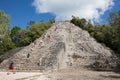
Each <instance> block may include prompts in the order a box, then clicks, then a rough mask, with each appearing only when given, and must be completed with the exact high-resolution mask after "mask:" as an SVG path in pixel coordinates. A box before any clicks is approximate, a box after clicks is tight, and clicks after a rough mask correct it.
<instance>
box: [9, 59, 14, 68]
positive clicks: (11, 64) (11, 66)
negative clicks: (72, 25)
mask: <svg viewBox="0 0 120 80" xmlns="http://www.w3.org/2000/svg"><path fill="white" fill-rule="evenodd" d="M13 64H14V63H13V61H11V63H10V65H9V70H14V67H13Z"/></svg>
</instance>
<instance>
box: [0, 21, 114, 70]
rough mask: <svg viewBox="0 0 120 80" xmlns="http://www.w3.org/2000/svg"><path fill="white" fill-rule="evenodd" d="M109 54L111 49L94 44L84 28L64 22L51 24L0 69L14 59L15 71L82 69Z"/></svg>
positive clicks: (4, 61) (1, 65)
mask: <svg viewBox="0 0 120 80" xmlns="http://www.w3.org/2000/svg"><path fill="white" fill-rule="evenodd" d="M28 54H29V55H28ZM110 56H112V53H111V50H110V49H109V48H107V47H105V46H103V45H102V44H100V43H98V42H97V41H96V40H95V39H94V38H92V37H91V36H90V35H89V33H88V32H87V31H84V30H82V29H81V28H79V27H77V26H75V25H74V24H72V23H70V22H69V21H64V22H56V23H54V25H53V26H52V27H51V28H50V29H49V30H48V31H46V33H44V34H43V35H42V36H41V37H40V38H38V39H37V40H35V41H34V42H33V43H31V44H30V45H28V46H26V47H24V48H23V49H21V50H19V51H18V52H15V54H14V55H12V56H11V57H9V58H7V59H4V60H3V61H2V62H1V63H0V68H1V69H7V68H8V66H9V64H10V61H13V62H14V68H15V69H16V70H52V69H53V70H54V69H65V68H85V67H86V66H90V65H92V64H94V63H95V62H96V60H99V62H101V63H103V61H104V59H107V58H108V57H110ZM2 57H6V55H3V56H2ZM101 57H102V59H101ZM101 60H102V61H101Z"/></svg>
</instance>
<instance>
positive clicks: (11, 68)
mask: <svg viewBox="0 0 120 80" xmlns="http://www.w3.org/2000/svg"><path fill="white" fill-rule="evenodd" d="M13 65H14V62H13V61H11V62H10V65H9V71H10V72H13V73H15V72H14V66H13ZM7 74H8V75H9V74H10V73H9V72H8V73H7Z"/></svg>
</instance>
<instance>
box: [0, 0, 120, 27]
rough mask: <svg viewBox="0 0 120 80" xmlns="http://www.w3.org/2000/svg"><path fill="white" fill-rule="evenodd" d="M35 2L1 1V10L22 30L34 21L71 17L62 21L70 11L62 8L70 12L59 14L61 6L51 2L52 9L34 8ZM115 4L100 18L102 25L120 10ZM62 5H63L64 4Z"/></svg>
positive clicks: (117, 3)
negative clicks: (111, 14)
mask: <svg viewBox="0 0 120 80" xmlns="http://www.w3.org/2000/svg"><path fill="white" fill-rule="evenodd" d="M36 1H37V2H39V3H40V2H41V4H42V5H44V4H45V3H44V2H42V0H36ZM49 1H50V0H49ZM52 1H53V0H52ZM61 1H62V0H61ZM71 1H72V0H71ZM78 1H81V0H78ZM33 2H34V0H0V10H3V11H4V12H5V13H7V14H9V15H10V21H11V24H12V26H20V27H21V28H25V27H26V26H27V25H28V22H29V21H30V20H33V21H36V22H39V21H40V20H45V21H48V20H49V19H51V18H56V19H58V20H65V19H68V17H69V16H64V17H63V18H61V19H60V17H61V16H63V15H64V14H66V13H67V14H66V15H70V14H69V13H70V12H69V10H68V9H67V8H64V7H61V8H64V9H63V10H64V11H68V12H63V11H62V10H61V12H60V11H58V12H59V13H58V12H57V10H56V9H55V7H56V8H57V7H59V8H60V6H57V5H56V6H53V5H52V3H51V2H47V3H48V4H49V3H50V4H51V5H48V7H50V8H49V9H48V8H46V6H39V5H40V4H34V6H33V5H32V4H33ZM114 2H115V3H114V6H112V8H111V9H110V10H107V11H105V12H104V14H103V15H102V16H100V19H101V21H100V23H104V22H105V20H106V19H107V17H108V15H109V13H110V12H113V11H118V10H120V7H119V6H120V1H119V0H115V1H114ZM59 3H60V2H59ZM61 4H63V2H62V3H61ZM61 4H60V5H61ZM65 5H66V4H65ZM51 6H53V7H51ZM63 6H64V5H63ZM68 6H69V5H68ZM37 9H38V10H37ZM73 9H74V8H73ZM61 14H62V15H61ZM55 15H56V16H57V17H56V16H55ZM81 15H82V14H81ZM86 15H87V14H86ZM70 16H71V15H70ZM76 16H79V15H77V14H76ZM83 16H85V15H83ZM80 17H82V16H80ZM98 17H99V16H98ZM64 18H65V19H64ZM85 18H88V19H93V18H92V17H89V16H88V17H85Z"/></svg>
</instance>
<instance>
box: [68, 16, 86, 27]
mask: <svg viewBox="0 0 120 80" xmlns="http://www.w3.org/2000/svg"><path fill="white" fill-rule="evenodd" d="M70 22H71V23H74V24H75V25H77V26H79V27H81V28H84V26H85V25H86V20H85V19H84V18H83V19H80V18H78V17H75V16H72V20H71V21H70Z"/></svg>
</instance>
